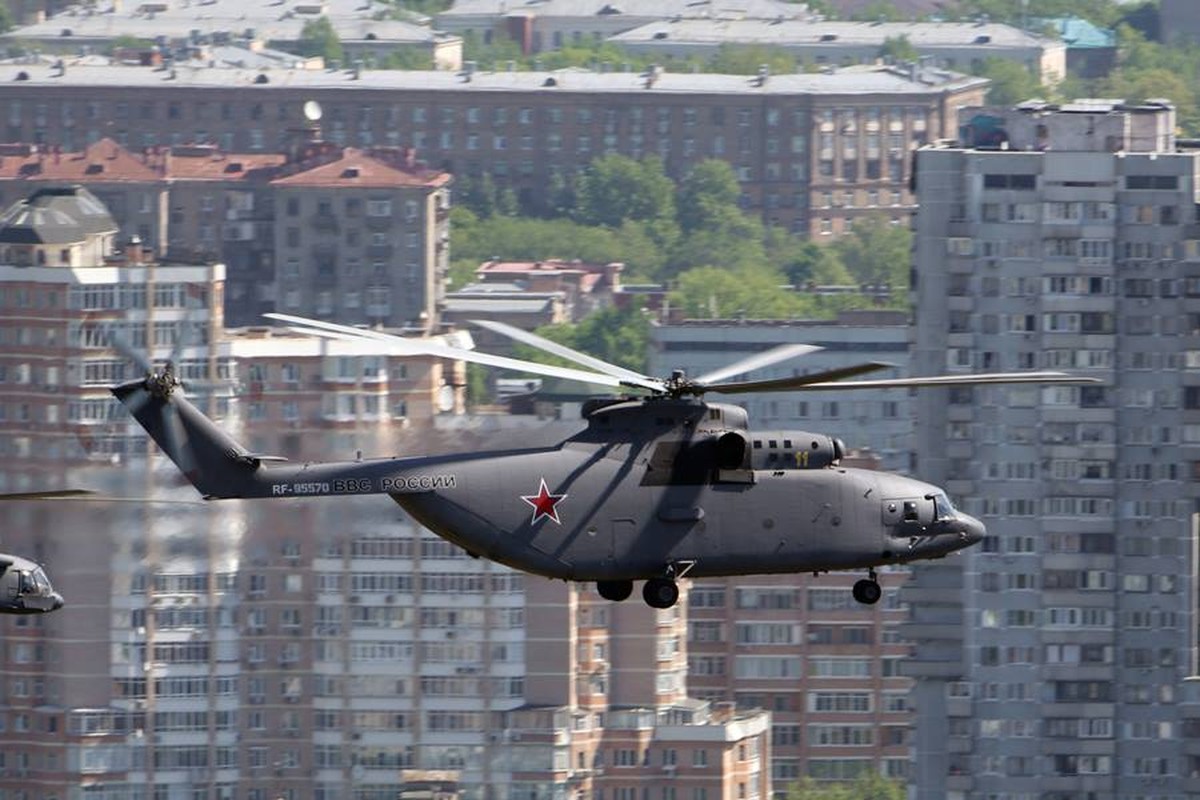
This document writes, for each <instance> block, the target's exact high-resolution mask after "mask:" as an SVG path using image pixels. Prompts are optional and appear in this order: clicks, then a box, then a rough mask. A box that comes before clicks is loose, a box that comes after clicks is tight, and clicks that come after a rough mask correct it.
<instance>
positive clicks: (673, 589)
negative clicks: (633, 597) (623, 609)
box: [642, 578, 679, 608]
mask: <svg viewBox="0 0 1200 800" xmlns="http://www.w3.org/2000/svg"><path fill="white" fill-rule="evenodd" d="M642 599H644V600H645V601H646V605H648V606H650V607H651V608H670V607H671V606H673V605H675V601H677V600H678V599H679V587H678V586H677V585H676V584H675V581H673V580H670V579H669V578H651V579H650V580H648V581H646V585H645V586H643V587H642Z"/></svg>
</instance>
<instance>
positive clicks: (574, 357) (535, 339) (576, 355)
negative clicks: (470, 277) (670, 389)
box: [468, 319, 664, 391]
mask: <svg viewBox="0 0 1200 800" xmlns="http://www.w3.org/2000/svg"><path fill="white" fill-rule="evenodd" d="M468 321H469V322H470V323H471V324H472V325H478V326H479V327H481V328H486V329H487V330H490V331H495V332H496V333H499V334H502V335H504V336H507V337H508V338H510V339H514V340H516V341H518V342H522V343H523V344H527V345H529V346H531V347H536V348H537V349H539V350H544V351H545V352H547V353H549V354H551V355H554V356H558V357H559V358H565V359H567V360H568V361H574V362H575V363H576V364H582V365H583V366H585V367H591V368H592V369H594V370H596V371H597V372H603V373H604V374H605V375H612V376H613V377H614V378H622V379H624V380H626V381H629V382H630V383H637V384H638V385H641V386H643V387H644V388H647V389H653V390H655V391H662V390H663V388H664V386H663V382H662V381H660V380H655V379H654V378H651V377H650V376H648V375H643V374H641V373H640V372H634V371H633V370H631V369H626V368H625V367H620V366H617V365H616V364H610V363H609V362H607V361H604V360H603V359H599V358H596V357H595V356H589V355H588V354H587V353H581V352H579V351H578V350H574V349H572V348H570V347H567V346H566V345H563V344H559V343H558V342H554V341H551V340H549V339H547V338H546V337H544V336H538V335H537V334H536V333H530V332H529V331H526V330H522V329H521V328H517V327H515V326H513V325H509V324H507V323H504V322H495V321H493V320H489V319H472V320H468Z"/></svg>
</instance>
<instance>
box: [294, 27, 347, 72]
mask: <svg viewBox="0 0 1200 800" xmlns="http://www.w3.org/2000/svg"><path fill="white" fill-rule="evenodd" d="M295 50H296V52H297V53H298V54H299V55H302V56H307V57H310V58H311V57H313V56H321V57H322V58H324V59H325V62H326V63H327V64H328V63H332V62H335V61H337V62H339V63H340V62H341V60H342V55H343V51H342V41H341V39H339V38H338V35H337V31H335V30H334V29H333V23H332V22H330V21H329V17H325V16H321V17H318V18H317V19H313V20H309V21H308V22H306V23H304V27H303V28H301V29H300V38H299V39H298V40H297V41H296V45H295Z"/></svg>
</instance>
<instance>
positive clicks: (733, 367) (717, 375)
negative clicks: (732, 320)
mask: <svg viewBox="0 0 1200 800" xmlns="http://www.w3.org/2000/svg"><path fill="white" fill-rule="evenodd" d="M822 349H824V348H821V347H817V346H816V345H815V344H781V345H779V346H778V347H773V348H771V349H770V350H767V351H765V352H762V353H755V354H754V355H752V356H750V357H749V358H743V359H742V360H741V361H735V362H733V363H732V364H727V365H726V366H724V367H721V368H720V369H714V370H713V371H712V372H706V373H704V374H703V375H701V376H700V377H698V378H693V379H692V382H693V383H699V384H704V385H705V386H706V387H707V385H708V384H710V383H716V382H717V381H720V380H724V379H725V378H732V377H733V376H734V375H741V374H743V373H745V372H752V371H754V370H756V369H762V368H763V367H769V366H770V365H772V364H778V363H779V362H780V361H787V360H788V359H789V358H796V357H798V356H803V355H807V354H809V353H815V352H816V351H818V350H822Z"/></svg>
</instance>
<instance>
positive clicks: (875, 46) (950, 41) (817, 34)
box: [609, 17, 1067, 86]
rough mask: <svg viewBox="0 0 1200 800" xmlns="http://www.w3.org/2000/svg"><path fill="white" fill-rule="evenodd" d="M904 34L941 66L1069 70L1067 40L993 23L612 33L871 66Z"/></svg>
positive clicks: (675, 52)
mask: <svg viewBox="0 0 1200 800" xmlns="http://www.w3.org/2000/svg"><path fill="white" fill-rule="evenodd" d="M900 40H903V41H905V42H907V43H908V44H909V45H910V46H911V47H912V48H913V50H915V51H916V53H917V54H918V55H919V56H920V57H921V58H923V59H928V60H929V61H930V62H931V63H932V64H933V65H934V66H937V67H941V68H943V69H952V70H961V71H964V72H966V71H972V72H973V71H977V70H978V69H979V68H981V67H982V66H983V64H984V62H985V61H986V60H987V59H989V58H996V59H1003V60H1005V61H1015V62H1016V63H1018V64H1020V65H1022V66H1024V67H1026V68H1027V69H1028V70H1029V71H1030V72H1032V73H1033V74H1034V75H1037V76H1038V77H1039V78H1040V79H1041V80H1042V81H1043V82H1044V83H1045V84H1046V85H1048V86H1053V85H1054V84H1056V83H1058V82H1059V81H1060V80H1062V79H1063V78H1065V77H1066V75H1067V46H1066V45H1065V44H1064V43H1063V42H1061V41H1058V40H1056V39H1049V38H1046V37H1043V36H1037V35H1035V34H1032V33H1028V32H1026V31H1023V30H1021V29H1020V28H1015V27H1013V26H1011V25H1004V24H1001V23H996V22H991V23H989V22H878V21H877V22H812V21H809V20H798V19H789V20H779V19H749V18H742V19H736V20H719V19H710V18H698V19H697V18H693V19H685V18H682V17H676V18H671V19H667V20H659V21H657V22H652V23H648V24H646V25H642V26H641V27H638V28H634V29H632V30H628V31H625V32H624V33H621V34H619V35H617V36H613V37H612V38H611V39H610V40H609V41H611V42H612V43H613V44H618V45H620V46H621V47H623V48H625V49H626V50H629V51H630V52H632V53H639V54H643V55H650V56H652V57H655V58H661V59H663V60H667V59H670V58H689V57H692V56H697V57H699V58H702V59H707V58H712V57H713V56H715V55H717V53H718V52H719V50H720V49H721V48H722V47H730V46H737V45H740V46H743V47H752V46H757V47H763V46H767V47H774V48H778V49H780V50H783V51H786V52H787V53H789V54H790V55H792V56H794V57H795V58H796V59H798V60H800V61H803V62H805V63H808V64H815V65H818V66H826V65H838V66H844V65H847V64H873V63H875V62H876V61H877V60H879V58H880V57H881V54H882V53H883V52H884V49H885V47H886V46H887V45H888V43H889V42H896V41H900Z"/></svg>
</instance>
